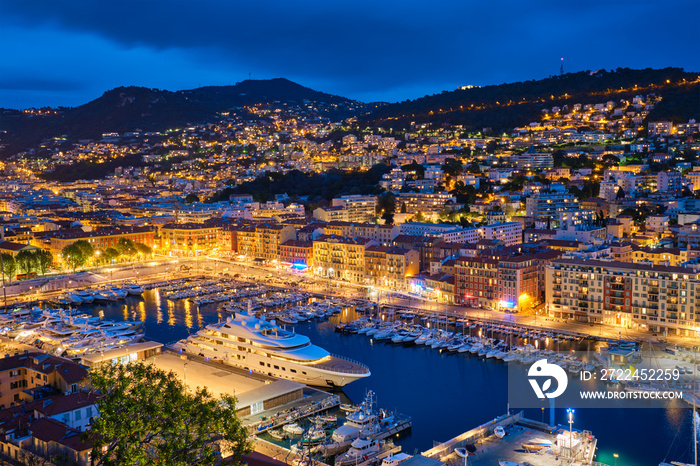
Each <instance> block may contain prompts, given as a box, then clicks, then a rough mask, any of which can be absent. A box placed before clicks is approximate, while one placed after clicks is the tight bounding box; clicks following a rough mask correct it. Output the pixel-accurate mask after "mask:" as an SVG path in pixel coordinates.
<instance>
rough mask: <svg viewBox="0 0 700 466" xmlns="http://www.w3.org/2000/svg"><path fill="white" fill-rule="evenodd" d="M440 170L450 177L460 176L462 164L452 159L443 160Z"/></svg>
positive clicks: (462, 170) (462, 169)
mask: <svg viewBox="0 0 700 466" xmlns="http://www.w3.org/2000/svg"><path fill="white" fill-rule="evenodd" d="M441 168H442V171H443V172H444V173H445V174H446V175H448V176H452V177H455V176H458V175H461V174H462V173H463V172H464V167H463V166H462V162H460V161H459V160H457V159H453V158H448V159H445V163H444V164H443V165H442V167H441Z"/></svg>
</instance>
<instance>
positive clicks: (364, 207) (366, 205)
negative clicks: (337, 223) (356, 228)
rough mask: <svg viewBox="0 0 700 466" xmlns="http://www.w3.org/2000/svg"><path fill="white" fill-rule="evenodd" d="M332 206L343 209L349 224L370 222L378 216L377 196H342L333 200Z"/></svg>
mask: <svg viewBox="0 0 700 466" xmlns="http://www.w3.org/2000/svg"><path fill="white" fill-rule="evenodd" d="M331 206H333V207H342V208H343V209H344V210H345V211H346V212H347V215H346V217H347V221H348V222H369V221H371V220H372V219H373V218H374V217H376V216H377V215H376V211H375V209H376V207H377V196H360V195H350V196H341V197H340V198H335V199H333V200H331Z"/></svg>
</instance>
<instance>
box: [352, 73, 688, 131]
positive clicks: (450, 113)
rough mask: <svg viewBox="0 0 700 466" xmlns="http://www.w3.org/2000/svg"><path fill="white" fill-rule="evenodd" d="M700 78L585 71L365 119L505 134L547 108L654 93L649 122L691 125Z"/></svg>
mask: <svg viewBox="0 0 700 466" xmlns="http://www.w3.org/2000/svg"><path fill="white" fill-rule="evenodd" d="M699 75H700V73H690V72H685V71H684V70H683V69H681V68H664V69H658V70H657V69H651V68H647V69H644V70H632V69H629V68H618V69H617V70H615V71H605V70H598V71H593V72H590V71H581V72H578V73H568V74H564V75H558V76H553V77H550V78H546V79H541V80H538V81H535V80H532V81H524V82H517V83H509V84H500V85H493V86H484V87H479V88H471V89H464V90H462V89H457V90H454V91H443V92H442V93H441V94H435V95H430V96H425V97H422V98H419V99H415V100H407V101H404V102H400V103H396V104H390V105H386V106H384V107H382V108H379V109H378V110H376V111H374V112H372V113H371V114H368V115H365V116H363V117H361V118H362V119H363V120H364V121H366V122H367V123H369V124H374V125H379V126H385V125H388V126H391V127H393V128H408V127H410V124H411V122H416V123H434V124H442V123H449V124H459V125H464V126H465V127H467V128H473V129H474V130H475V131H481V130H482V128H485V127H489V128H492V129H493V130H494V131H503V130H508V129H511V128H514V127H517V126H522V125H526V124H528V123H529V122H532V121H539V119H540V117H541V111H542V109H544V108H552V107H553V106H563V105H565V104H573V103H583V104H587V103H598V102H605V101H608V100H613V101H619V100H620V99H630V98H631V97H633V96H635V95H637V94H650V93H654V94H657V95H660V96H662V97H663V100H662V101H661V103H660V104H659V105H657V107H656V108H654V110H653V111H652V112H651V114H650V115H649V117H648V118H649V119H651V120H659V119H674V120H677V121H687V120H688V119H689V118H696V119H697V118H698V117H700V114H699V113H700V105H699V102H700V76H699ZM635 86H636V87H635Z"/></svg>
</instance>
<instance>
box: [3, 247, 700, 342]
mask: <svg viewBox="0 0 700 466" xmlns="http://www.w3.org/2000/svg"><path fill="white" fill-rule="evenodd" d="M202 274H206V275H212V276H217V275H218V276H220V275H222V274H228V275H229V276H233V275H235V274H239V275H240V278H241V279H248V280H254V281H258V282H262V283H266V284H271V285H277V286H298V287H299V288H301V289H303V290H305V291H309V292H312V293H315V294H319V295H327V296H338V297H344V298H355V299H368V296H371V298H369V299H371V300H372V301H374V302H376V303H377V304H379V305H382V306H397V307H403V308H407V309H413V310H416V311H420V312H431V313H436V314H445V315H448V316H451V317H463V318H471V319H482V320H489V321H494V322H500V323H504V324H511V325H528V326H533V327H538V328H541V329H543V330H551V331H554V332H557V331H568V332H577V333H581V334H585V335H590V336H593V337H598V338H606V339H620V338H621V339H625V340H639V341H646V342H649V343H658V342H659V341H660V340H659V338H657V337H655V336H653V335H651V334H650V333H648V332H642V331H637V330H632V329H627V328H623V327H616V326H612V325H606V324H589V323H585V322H576V321H572V320H562V319H557V318H552V317H547V316H537V315H530V316H528V315H521V314H505V313H503V312H498V311H492V310H488V309H481V308H470V307H465V306H457V305H452V304H441V303H438V302H436V301H434V300H428V299H424V298H419V297H415V296H413V295H409V294H408V293H405V292H398V291H396V290H391V289H386V288H382V287H375V286H366V285H358V284H353V283H349V282H346V281H341V280H334V279H328V278H320V277H315V276H313V275H311V272H310V270H308V271H306V272H302V271H298V270H290V269H287V268H284V267H269V266H262V265H258V264H255V263H250V262H246V263H242V262H239V261H232V260H228V259H222V258H218V257H201V258H196V259H193V258H171V257H167V256H158V257H156V258H155V259H154V260H153V261H151V262H148V263H139V264H133V265H119V266H112V267H100V268H94V269H89V270H87V271H83V272H79V273H76V274H65V275H62V276H61V277H60V278H57V277H54V278H53V279H54V280H56V279H60V280H62V281H63V283H64V284H65V286H64V287H62V288H61V289H59V290H56V291H53V292H39V291H38V290H37V289H36V288H35V287H36V286H37V284H38V283H43V282H45V281H46V279H36V280H31V281H27V282H23V283H24V285H25V289H26V291H25V292H23V293H20V294H18V295H13V296H8V305H9V306H11V305H13V304H14V303H23V302H25V303H26V302H28V301H36V300H48V299H51V298H53V297H55V296H57V295H59V294H61V293H63V292H64V291H65V289H70V288H76V287H85V286H95V285H99V284H103V283H108V282H115V283H119V282H121V281H135V282H139V283H145V282H154V281H160V280H168V279H173V278H181V277H188V276H200V275H202ZM289 283H294V284H295V285H287V284H289ZM32 284H34V287H33V286H32ZM401 296H403V297H401ZM1 299H2V296H0V300H1ZM0 305H2V301H0ZM665 341H666V342H667V343H668V344H671V345H673V344H676V345H679V346H684V347H692V346H697V345H698V339H694V338H690V337H679V336H669V337H667V338H666V339H665Z"/></svg>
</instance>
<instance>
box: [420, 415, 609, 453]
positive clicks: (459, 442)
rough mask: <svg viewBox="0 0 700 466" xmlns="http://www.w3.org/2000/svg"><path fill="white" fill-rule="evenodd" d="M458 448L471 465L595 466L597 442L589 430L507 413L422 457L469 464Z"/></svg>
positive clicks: (435, 447) (434, 448) (430, 450)
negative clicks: (499, 431) (500, 431)
mask: <svg viewBox="0 0 700 466" xmlns="http://www.w3.org/2000/svg"><path fill="white" fill-rule="evenodd" d="M498 426H501V427H503V428H504V429H505V432H506V435H505V436H504V437H503V438H499V437H498V436H497V435H495V433H494V431H495V429H496V427H498ZM547 442H549V444H548V445H547V446H546V447H540V446H537V447H538V448H532V449H530V447H529V445H530V444H537V443H547ZM457 448H467V449H468V450H471V451H470V453H469V457H468V464H469V465H471V466H487V465H494V464H499V461H512V462H514V463H517V464H525V463H529V464H531V465H533V466H558V465H564V464H566V465H580V466H583V465H595V464H597V463H595V452H596V448H597V439H596V438H595V437H594V436H593V435H592V434H591V432H588V431H585V430H584V431H582V432H581V431H573V435H572V436H569V430H567V429H566V428H563V427H552V426H548V425H547V424H544V423H541V422H538V421H534V420H532V419H527V418H525V417H523V412H522V411H520V412H518V413H515V414H505V415H503V416H499V417H497V418H495V419H493V420H491V421H489V422H486V423H484V424H481V425H480V426H478V427H475V428H473V429H470V430H468V431H466V432H464V433H463V434H460V435H458V436H456V437H454V438H452V439H450V440H447V441H446V442H443V443H440V444H438V445H435V446H434V447H433V448H431V449H429V450H427V451H425V452H423V453H421V455H422V456H424V457H427V458H431V459H435V460H439V461H442V462H444V463H446V464H448V465H454V466H460V465H463V464H466V463H467V459H466V458H462V457H460V456H458V455H457V453H455V449H457Z"/></svg>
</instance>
